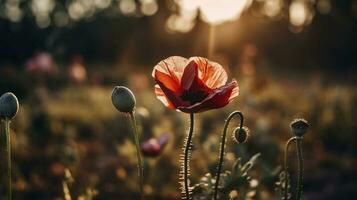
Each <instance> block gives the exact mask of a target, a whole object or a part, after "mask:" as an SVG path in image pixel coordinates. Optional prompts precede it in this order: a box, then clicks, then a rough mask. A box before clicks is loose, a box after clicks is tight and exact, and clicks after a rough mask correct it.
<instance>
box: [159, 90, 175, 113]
mask: <svg viewBox="0 0 357 200" xmlns="http://www.w3.org/2000/svg"><path fill="white" fill-rule="evenodd" d="M155 94H156V98H157V99H159V100H160V101H161V102H162V103H163V104H164V105H165V106H166V107H168V108H171V109H175V106H174V105H173V104H172V103H171V101H170V100H169V99H168V98H167V97H166V95H165V93H164V92H163V91H162V89H161V88H160V86H159V85H157V84H156V85H155Z"/></svg>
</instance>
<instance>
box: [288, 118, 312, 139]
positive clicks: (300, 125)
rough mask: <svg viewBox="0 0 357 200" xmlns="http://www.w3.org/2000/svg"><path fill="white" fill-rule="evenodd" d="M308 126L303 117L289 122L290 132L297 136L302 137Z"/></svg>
mask: <svg viewBox="0 0 357 200" xmlns="http://www.w3.org/2000/svg"><path fill="white" fill-rule="evenodd" d="M309 126H310V125H309V123H308V122H307V121H306V120H305V119H294V120H293V121H292V122H291V123H290V128H291V132H292V133H293V134H294V135H295V136H297V137H302V136H303V135H304V134H305V133H306V132H307V129H308V128H309Z"/></svg>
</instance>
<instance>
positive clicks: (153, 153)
mask: <svg viewBox="0 0 357 200" xmlns="http://www.w3.org/2000/svg"><path fill="white" fill-rule="evenodd" d="M169 138H170V135H169V134H167V133H164V134H162V135H161V136H159V137H158V138H150V139H148V140H146V141H145V142H143V143H142V144H141V152H142V153H143V155H144V156H147V157H157V156H159V155H160V154H161V153H162V151H163V149H164V148H165V146H166V144H167V142H168V140H169Z"/></svg>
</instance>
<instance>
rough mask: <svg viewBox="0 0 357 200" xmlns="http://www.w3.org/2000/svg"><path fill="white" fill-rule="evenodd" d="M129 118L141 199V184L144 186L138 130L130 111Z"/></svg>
mask: <svg viewBox="0 0 357 200" xmlns="http://www.w3.org/2000/svg"><path fill="white" fill-rule="evenodd" d="M130 119H131V122H132V126H133V130H134V140H135V146H136V156H137V159H138V176H139V184H140V199H142V196H143V186H144V176H143V174H144V168H143V164H142V158H141V153H140V142H139V131H138V127H137V125H136V119H135V115H134V112H131V113H130Z"/></svg>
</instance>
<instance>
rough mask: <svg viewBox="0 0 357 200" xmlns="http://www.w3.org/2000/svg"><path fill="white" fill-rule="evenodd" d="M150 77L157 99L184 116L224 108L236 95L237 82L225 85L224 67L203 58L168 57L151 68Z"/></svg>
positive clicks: (237, 92)
mask: <svg viewBox="0 0 357 200" xmlns="http://www.w3.org/2000/svg"><path fill="white" fill-rule="evenodd" d="M152 76H153V77H154V78H155V81H156V83H157V85H156V86H155V93H156V96H157V98H158V99H159V100H160V101H161V102H162V103H163V104H164V105H165V106H167V107H168V108H171V109H178V110H180V111H182V112H186V113H198V112H204V111H207V110H210V109H216V108H221V107H224V106H226V105H227V104H228V103H229V102H231V101H232V100H233V99H234V98H235V97H236V96H238V94H239V88H238V83H237V81H236V80H233V81H232V82H230V83H228V84H227V73H226V71H225V70H224V69H223V67H222V66H221V65H220V64H218V63H216V62H212V61H210V60H208V59H206V58H202V57H191V58H189V59H186V58H183V57H180V56H172V57H169V58H167V59H165V60H162V61H161V62H159V63H158V64H157V65H156V66H155V67H154V70H153V72H152Z"/></svg>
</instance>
